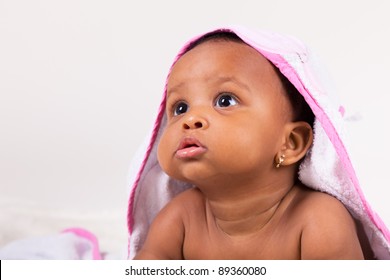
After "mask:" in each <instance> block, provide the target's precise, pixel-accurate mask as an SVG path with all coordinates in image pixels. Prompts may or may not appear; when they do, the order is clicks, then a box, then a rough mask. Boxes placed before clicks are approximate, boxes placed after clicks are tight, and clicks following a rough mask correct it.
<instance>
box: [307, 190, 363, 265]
mask: <svg viewBox="0 0 390 280" xmlns="http://www.w3.org/2000/svg"><path fill="white" fill-rule="evenodd" d="M309 204H310V205H309V207H310V208H311V209H307V212H308V213H310V214H309V215H308V216H306V218H308V219H307V221H306V225H305V227H304V229H303V232H302V238H301V257H302V259H323V260H324V259H332V260H335V259H363V258H364V257H363V253H362V249H361V246H360V243H359V239H358V236H357V231H356V226H355V223H354V220H353V219H352V217H351V215H350V214H349V212H348V211H347V209H346V208H345V207H344V205H343V204H342V203H341V202H339V201H338V200H336V199H335V198H333V197H330V196H327V195H325V194H321V197H319V199H318V197H317V198H316V199H314V200H313V201H312V202H311V203H309Z"/></svg>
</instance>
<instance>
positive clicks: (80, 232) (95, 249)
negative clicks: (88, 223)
mask: <svg viewBox="0 0 390 280" xmlns="http://www.w3.org/2000/svg"><path fill="white" fill-rule="evenodd" d="M62 232H63V233H67V232H70V233H73V234H75V235H77V236H79V237H81V238H84V239H87V240H89V241H90V242H91V243H92V258H93V259H94V260H101V259H102V256H101V255H100V250H99V242H98V240H97V238H96V236H95V235H94V234H92V233H91V232H89V231H87V230H85V229H82V228H69V229H65V230H63V231H62Z"/></svg>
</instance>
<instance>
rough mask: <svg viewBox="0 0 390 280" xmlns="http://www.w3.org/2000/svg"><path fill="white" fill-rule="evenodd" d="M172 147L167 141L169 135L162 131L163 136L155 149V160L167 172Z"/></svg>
mask: <svg viewBox="0 0 390 280" xmlns="http://www.w3.org/2000/svg"><path fill="white" fill-rule="evenodd" d="M171 146H172V145H171V144H170V141H169V135H168V134H167V133H166V131H164V133H163V135H162V136H161V138H160V142H159V143H158V147H157V160H158V162H159V164H160V166H161V168H162V169H163V170H164V171H165V172H167V171H168V169H169V167H170V166H171V164H170V159H171V157H170V156H169V155H171V154H172V153H173V152H172V151H171V150H172V147H171Z"/></svg>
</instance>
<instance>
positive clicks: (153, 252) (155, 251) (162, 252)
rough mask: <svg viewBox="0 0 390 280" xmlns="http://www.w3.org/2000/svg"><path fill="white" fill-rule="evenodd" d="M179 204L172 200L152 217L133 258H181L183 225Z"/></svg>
mask: <svg viewBox="0 0 390 280" xmlns="http://www.w3.org/2000/svg"><path fill="white" fill-rule="evenodd" d="M182 212H183V211H181V209H180V205H179V204H178V203H177V201H175V200H173V201H172V202H170V203H169V204H168V205H167V206H166V207H165V208H163V209H162V210H161V212H160V213H159V214H158V215H157V216H156V218H155V219H154V221H153V223H152V225H151V227H150V229H149V233H148V236H147V238H146V241H145V244H144V246H143V247H142V249H141V250H140V251H139V252H138V254H137V255H136V256H135V258H134V259H135V260H141V259H144V260H145V259H147V260H158V259H160V260H178V259H183V254H182V247H183V240H184V225H183V219H182V216H181V213H182Z"/></svg>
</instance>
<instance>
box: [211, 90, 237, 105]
mask: <svg viewBox="0 0 390 280" xmlns="http://www.w3.org/2000/svg"><path fill="white" fill-rule="evenodd" d="M237 104H238V101H237V99H236V98H235V97H234V96H233V95H231V94H228V93H224V94H221V95H220V96H218V98H217V101H216V102H215V106H217V107H229V106H235V105H237Z"/></svg>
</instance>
